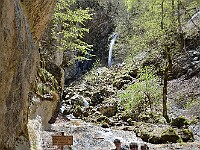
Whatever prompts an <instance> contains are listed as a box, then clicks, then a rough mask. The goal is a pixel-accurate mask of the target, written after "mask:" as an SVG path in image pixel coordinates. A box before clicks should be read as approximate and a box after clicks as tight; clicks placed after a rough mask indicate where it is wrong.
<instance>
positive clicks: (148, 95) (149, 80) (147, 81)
mask: <svg viewBox="0 0 200 150" xmlns="http://www.w3.org/2000/svg"><path fill="white" fill-rule="evenodd" d="M153 72H154V71H153V68H152V67H145V68H144V69H141V70H140V71H139V81H138V82H136V83H135V84H132V85H130V86H128V87H127V89H125V90H124V91H123V92H122V93H121V94H119V98H120V99H121V102H122V105H124V106H125V109H126V111H127V112H131V113H136V114H138V113H140V112H142V111H146V110H147V109H148V108H151V109H153V107H154V106H156V104H158V103H159V101H160V99H161V93H162V90H161V87H160V85H159V78H158V77H157V76H156V75H155V74H153Z"/></svg>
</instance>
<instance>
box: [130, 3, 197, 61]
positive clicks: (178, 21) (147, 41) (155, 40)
mask: <svg viewBox="0 0 200 150" xmlns="http://www.w3.org/2000/svg"><path fill="white" fill-rule="evenodd" d="M162 2H163V9H162ZM197 2H198V1H197V0H191V1H189V0H164V1H163V0H145V1H141V0H127V2H126V5H127V7H128V10H129V11H131V12H133V13H134V14H135V17H134V21H133V22H132V27H133V34H132V38H131V39H130V41H129V43H130V45H131V47H132V50H131V51H130V55H133V54H134V55H137V54H138V53H141V51H147V52H150V54H151V56H152V57H157V56H158V55H159V54H163V52H165V49H166V45H167V46H169V47H170V53H172V54H173V53H177V51H175V49H177V50H178V49H179V48H180V44H181V42H180V39H179V38H180V37H179V34H181V33H182V28H183V26H184V23H185V22H186V20H188V19H189V18H190V17H191V16H192V14H194V12H195V8H196V7H198V3H197ZM172 45H173V46H172ZM164 57H165V56H164ZM163 60H164V59H163Z"/></svg>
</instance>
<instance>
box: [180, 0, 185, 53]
mask: <svg viewBox="0 0 200 150" xmlns="http://www.w3.org/2000/svg"><path fill="white" fill-rule="evenodd" d="M180 5H181V2H180V0H178V30H179V44H180V50H181V51H182V50H183V49H184V45H185V44H184V35H183V30H182V25H181V14H180Z"/></svg>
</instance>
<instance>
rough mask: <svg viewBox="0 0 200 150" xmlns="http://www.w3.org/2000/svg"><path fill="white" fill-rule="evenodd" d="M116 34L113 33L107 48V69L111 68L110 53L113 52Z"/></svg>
mask: <svg viewBox="0 0 200 150" xmlns="http://www.w3.org/2000/svg"><path fill="white" fill-rule="evenodd" d="M117 36H118V33H114V34H113V35H112V40H111V42H110V47H109V55H108V67H110V66H112V51H113V46H114V44H115V41H116V39H117Z"/></svg>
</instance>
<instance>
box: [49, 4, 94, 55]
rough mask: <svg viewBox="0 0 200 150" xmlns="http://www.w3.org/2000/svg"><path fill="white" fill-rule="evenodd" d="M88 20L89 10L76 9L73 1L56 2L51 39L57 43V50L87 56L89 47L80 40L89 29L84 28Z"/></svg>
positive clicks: (89, 16) (89, 17)
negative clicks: (71, 51)
mask: <svg viewBox="0 0 200 150" xmlns="http://www.w3.org/2000/svg"><path fill="white" fill-rule="evenodd" d="M88 19H91V14H90V10H89V9H77V8H76V7H75V0H58V2H57V5H56V9H55V13H54V16H53V28H52V37H53V38H54V39H55V40H56V42H57V44H56V45H57V48H58V49H60V50H63V51H64V50H73V51H77V52H80V53H82V54H83V55H86V54H88V51H89V50H90V48H91V45H88V44H87V43H86V42H84V41H83V40H82V39H83V37H84V34H85V33H86V32H89V29H87V28H85V27H84V23H85V21H87V20H88ZM80 58H84V57H79V59H80Z"/></svg>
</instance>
